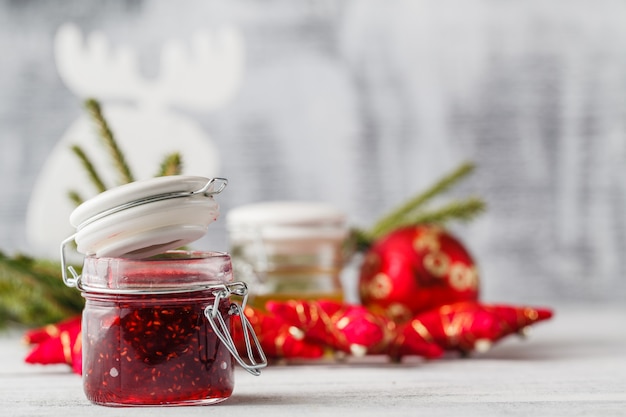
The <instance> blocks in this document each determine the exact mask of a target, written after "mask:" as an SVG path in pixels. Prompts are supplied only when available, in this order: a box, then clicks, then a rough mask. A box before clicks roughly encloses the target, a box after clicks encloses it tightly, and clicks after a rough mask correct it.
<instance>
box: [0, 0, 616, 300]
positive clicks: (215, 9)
mask: <svg viewBox="0 0 626 417" xmlns="http://www.w3.org/2000/svg"><path fill="white" fill-rule="evenodd" d="M624 16H626V3H624V2H622V1H618V0H559V1H549V2H548V1H545V0H525V1H522V0H515V1H497V0H463V1H461V0H458V1H457V0H404V1H402V0H398V1H391V2H390V1H382V0H362V1H359V0H352V1H348V0H344V1H330V0H327V1H313V0H311V1H293V0H273V1H261V0H195V1H194V0H188V1H182V2H168V1H147V0H146V1H131V0H127V1H122V0H109V1H106V2H102V1H97V0H71V1H58V0H55V1H43V0H40V1H35V0H29V1H11V0H0V187H1V191H2V197H1V198H0V250H2V251H3V252H5V253H15V252H18V251H19V252H24V253H27V254H35V255H41V256H48V254H51V255H49V256H55V254H56V253H57V246H56V245H55V244H54V242H55V239H56V237H55V236H52V235H53V233H52V230H53V229H57V228H58V227H56V226H58V225H64V224H65V222H66V218H65V216H64V215H63V210H62V209H61V208H60V207H59V206H60V204H57V203H53V202H52V201H51V200H50V201H51V202H50V203H49V204H48V205H47V206H46V207H48V206H49V211H48V213H49V216H47V220H46V221H47V222H49V224H50V230H49V231H48V230H47V229H46V227H45V226H43V227H39V229H43V230H41V234H42V235H48V236H49V237H50V239H49V240H50V241H52V242H53V244H51V245H49V247H46V245H45V244H41V243H38V244H35V243H34V242H33V241H32V239H30V238H29V236H28V235H27V232H26V230H27V226H28V225H27V222H28V220H27V217H28V216H27V212H28V208H29V202H30V201H31V196H32V193H33V192H34V190H35V188H36V184H37V183H38V181H40V179H39V176H40V175H41V174H42V172H43V170H44V167H45V164H46V163H48V160H49V159H48V158H49V157H50V156H51V155H53V154H55V152H57V153H58V152H59V149H60V147H59V146H58V144H59V143H60V141H61V139H62V138H63V137H64V135H66V134H67V132H68V129H70V126H72V125H73V123H75V121H76V120H77V119H80V118H81V117H83V116H84V114H83V110H82V108H81V102H82V100H83V98H84V97H80V96H79V95H77V94H76V91H75V90H72V89H71V88H69V87H68V85H67V83H66V82H65V81H64V80H63V79H62V78H61V76H60V74H59V71H58V68H57V61H56V60H55V55H54V53H55V52H54V41H55V36H56V35H57V34H58V31H59V29H60V28H61V27H63V25H65V24H68V23H72V24H74V25H76V26H77V27H78V28H79V29H80V31H81V32H82V33H83V34H84V35H85V36H88V35H89V34H90V33H92V32H94V31H99V32H101V33H102V34H103V35H104V36H105V38H106V39H107V40H108V42H109V43H110V46H111V48H113V49H118V48H120V47H128V48H130V49H131V50H132V51H134V53H135V54H136V55H137V58H138V63H139V68H140V71H141V77H142V79H144V80H146V82H148V81H150V80H155V79H158V77H159V76H160V74H162V73H163V68H162V64H161V61H160V57H161V52H162V49H163V48H164V45H166V44H167V43H168V42H170V41H171V40H177V41H180V42H183V43H185V42H191V40H192V39H193V36H194V34H196V33H198V32H201V31H208V32H209V33H215V31H218V30H220V28H223V27H230V28H234V30H236V32H237V33H239V34H240V35H241V40H242V42H243V46H244V52H245V53H244V58H243V61H242V64H241V65H242V72H241V74H240V79H239V83H238V87H237V89H236V91H234V93H233V94H232V96H231V97H230V98H229V99H228V100H224V102H223V103H222V104H221V105H220V106H217V107H214V108H211V109H200V108H197V107H196V108H194V107H193V106H191V107H190V106H185V105H180V102H172V103H165V104H163V103H161V104H162V105H165V106H167V111H168V112H170V114H173V115H175V116H176V117H181V118H184V119H185V120H187V121H188V122H189V123H192V124H193V125H194V126H197V127H198V129H199V130H200V132H201V133H200V135H199V136H201V137H206V141H207V146H209V147H214V148H216V149H217V150H218V152H219V169H218V167H213V168H215V169H216V170H218V174H219V175H220V176H224V177H227V178H228V179H229V180H230V184H229V187H228V189H227V190H226V191H225V192H224V194H223V195H222V196H220V202H221V204H222V209H223V212H226V211H228V209H229V208H231V207H235V206H237V205H240V204H245V203H249V202H254V201H259V200H273V199H306V200H321V201H327V202H330V203H333V204H335V205H336V206H338V207H340V208H341V209H343V210H345V211H346V212H347V213H348V215H349V218H350V221H351V222H352V223H353V224H354V225H367V224H370V223H371V222H372V221H373V220H374V219H375V218H376V217H377V216H379V215H381V214H382V213H383V212H384V211H386V210H388V209H389V208H391V207H392V206H394V205H395V204H397V203H399V202H400V201H402V200H403V199H405V198H407V197H408V196H410V195H411V194H413V193H415V192H417V191H419V190H420V189H422V188H424V187H425V186H427V185H428V184H430V183H432V181H433V180H434V179H436V178H438V177H439V176H440V175H442V174H443V173H445V172H448V171H449V170H451V169H452V168H454V167H455V166H456V165H457V164H459V163H460V162H461V161H464V160H472V161H474V162H476V163H477V165H478V171H477V172H476V174H475V175H474V176H472V177H471V179H470V180H468V181H467V182H465V183H464V184H463V186H462V187H460V188H459V189H458V190H457V191H456V192H455V193H453V194H451V195H450V197H453V196H455V195H468V194H478V195H481V196H483V197H484V198H485V199H486V200H487V202H488V204H489V210H488V212H487V213H486V214H485V215H483V216H482V217H481V218H480V219H479V220H477V221H475V222H474V223H472V224H471V225H469V226H461V225H455V226H454V232H455V233H456V234H457V235H458V236H459V237H460V238H461V239H462V240H463V241H464V242H465V244H466V246H467V247H468V249H469V250H470V251H471V252H472V253H473V254H474V256H475V258H476V260H477V262H478V264H479V267H480V269H481V276H482V281H483V298H484V299H486V300H490V301H510V302H524V303H531V304H532V303H535V304H537V303H543V302H553V301H564V300H565V301H568V300H569V301H581V300H584V301H594V302H595V301H597V302H603V301H611V302H620V301H626V283H625V279H624V277H623V275H624V274H625V273H626V262H625V261H624V253H625V252H626V221H625V220H624V214H625V212H626V24H624V22H625V20H624V19H625V18H624ZM190 94H193V93H190ZM208 94H209V93H208ZM183 104H184V103H183ZM103 105H104V107H105V109H107V108H111V107H112V106H120V105H126V106H131V107H132V106H136V105H137V103H136V101H135V100H134V98H133V97H129V98H124V97H111V98H103ZM171 136H172V137H169V138H166V139H159V141H164V140H165V141H171V147H172V148H174V149H175V148H176V147H177V146H179V145H180V144H181V139H180V138H177V137H176V134H175V133H173V134H172V135H171ZM118 139H119V140H120V141H121V142H122V144H123V147H127V148H128V150H129V159H131V161H130V162H131V165H132V163H133V162H134V163H136V164H140V163H141V159H142V158H143V157H144V156H143V154H142V153H141V152H135V150H134V148H133V146H136V145H132V146H131V145H130V143H134V140H133V139H132V138H124V137H119V138H118ZM146 146H149V145H145V144H143V145H141V147H144V149H145V147H146ZM155 146H156V145H155ZM55 147H56V148H55ZM141 147H140V148H141ZM198 149H199V148H195V149H191V152H192V153H194V152H195V153H196V154H198V153H199V151H198ZM202 149H204V148H202ZM131 151H132V152H131ZM187 151H189V150H187ZM68 152H69V151H68ZM207 152H208V151H207ZM210 156H211V155H208V154H207V161H209V160H210ZM216 165H218V164H217V163H216ZM155 168H156V167H155ZM188 169H190V168H189V166H188ZM207 169H210V167H207ZM186 173H189V174H194V173H196V172H189V171H187V172H186ZM82 175H83V174H82V173H72V171H71V172H70V173H68V175H67V176H65V177H64V179H63V181H57V180H55V181H53V182H52V185H47V186H46V189H49V187H54V184H58V190H57V191H56V192H57V193H58V194H62V193H65V192H66V191H67V190H66V188H65V187H66V183H71V182H72V181H73V180H74V178H77V177H81V176H82ZM76 181H78V179H76ZM59 213H60V214H59ZM48 217H49V218H48ZM214 226H215V227H213V226H211V227H212V228H213V229H212V234H211V236H210V237H208V238H207V239H206V241H205V242H203V243H202V244H204V245H206V247H207V248H214V249H226V248H227V241H226V234H225V229H224V223H223V221H222V222H219V223H218V224H216V225H214ZM62 227H64V226H62ZM67 228H68V229H67V230H68V234H69V230H70V229H69V225H67Z"/></svg>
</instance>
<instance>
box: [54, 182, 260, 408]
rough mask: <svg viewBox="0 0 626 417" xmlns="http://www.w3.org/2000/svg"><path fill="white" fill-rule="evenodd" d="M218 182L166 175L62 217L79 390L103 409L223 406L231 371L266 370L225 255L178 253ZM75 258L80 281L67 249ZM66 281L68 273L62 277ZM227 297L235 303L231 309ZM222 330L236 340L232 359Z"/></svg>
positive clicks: (200, 225) (208, 215) (209, 213)
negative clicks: (75, 297)
mask: <svg viewBox="0 0 626 417" xmlns="http://www.w3.org/2000/svg"><path fill="white" fill-rule="evenodd" d="M226 184H227V182H226V180H225V179H221V178H214V179H207V178H203V177H189V176H170V177H160V178H155V179H151V180H147V181H138V182H135V183H130V184H127V185H123V186H121V187H117V188H115V189H112V190H109V191H106V192H104V193H102V194H100V195H98V196H96V197H94V198H93V199H91V200H88V201H86V202H85V203H83V204H82V205H80V206H79V207H77V208H76V209H75V210H74V212H73V213H72V215H71V216H70V222H71V223H72V225H73V226H75V227H76V234H74V235H72V236H71V237H69V238H67V239H66V240H65V241H63V243H62V244H61V263H62V267H63V280H64V282H65V284H66V285H68V286H70V287H76V288H78V289H79V290H80V291H81V292H82V295H83V296H84V297H85V300H86V303H85V309H84V312H83V325H82V349H83V386H84V390H85V394H86V396H87V398H88V399H89V400H90V401H92V402H94V403H96V404H102V405H113V406H119V405H123V406H144V405H189V404H211V403H216V402H220V401H223V400H225V399H226V398H228V397H230V395H231V393H232V391H233V387H234V380H233V376H234V372H233V365H234V362H235V361H236V362H237V363H239V364H240V365H241V366H242V367H243V368H244V369H246V370H247V371H248V372H250V373H251V374H253V375H259V374H260V369H261V368H263V367H265V366H266V365H267V360H266V358H265V355H264V353H263V350H262V349H261V346H260V344H259V340H258V339H257V336H256V335H255V333H254V330H253V329H252V326H251V325H250V323H249V322H248V320H247V319H246V317H245V315H244V314H243V310H244V308H245V306H246V303H247V297H248V289H247V286H246V284H244V283H242V282H235V281H233V274H232V264H231V259H230V256H229V255H228V254H226V253H219V252H189V251H177V250H174V249H175V248H178V247H181V246H183V245H185V244H187V243H189V242H192V241H194V240H197V239H198V238H200V237H201V236H203V235H204V234H205V233H206V230H207V227H208V225H209V224H210V223H211V222H213V221H214V220H216V218H217V217H218V214H219V207H218V205H217V203H216V202H215V200H214V198H213V196H214V195H217V194H219V193H220V192H221V191H222V190H223V189H224V188H225V187H226ZM73 241H75V242H76V245H77V250H78V252H80V253H82V254H84V255H85V258H84V262H83V268H82V271H81V273H80V274H78V273H77V272H76V271H75V269H74V268H73V267H71V266H68V265H67V261H66V250H67V246H68V245H69V244H70V243H72V242H73ZM68 272H69V275H68ZM231 296H234V297H236V298H238V299H240V300H241V301H240V304H238V303H235V302H231V300H230V298H231ZM231 320H237V321H238V322H239V324H238V325H237V326H235V328H236V329H240V330H238V332H239V333H240V336H241V337H240V338H241V340H242V341H243V342H242V343H243V345H244V346H243V348H241V349H242V350H245V355H244V356H243V357H242V355H240V353H239V350H238V348H237V346H236V342H235V340H234V339H233V336H232V335H231V323H230V322H231Z"/></svg>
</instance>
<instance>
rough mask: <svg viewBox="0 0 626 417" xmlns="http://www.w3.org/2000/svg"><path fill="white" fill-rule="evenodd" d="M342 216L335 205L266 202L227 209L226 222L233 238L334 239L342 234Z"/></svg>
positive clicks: (343, 217)
mask: <svg viewBox="0 0 626 417" xmlns="http://www.w3.org/2000/svg"><path fill="white" fill-rule="evenodd" d="M345 221H346V216H345V214H344V213H343V212H342V211H340V210H338V209H337V208H335V207H333V206H331V205H329V204H325V203H318V202H307V201H268V202H261V203H254V204H248V205H244V206H240V207H237V208H235V209H232V210H230V211H229V212H228V213H227V215H226V223H227V227H228V229H229V232H230V235H231V237H232V238H234V239H238V238H246V237H263V238H267V239H302V238H334V239H342V238H343V237H345V235H346V227H345Z"/></svg>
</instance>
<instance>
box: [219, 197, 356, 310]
mask: <svg viewBox="0 0 626 417" xmlns="http://www.w3.org/2000/svg"><path fill="white" fill-rule="evenodd" d="M227 227H228V232H229V238H230V245H231V246H230V252H231V254H232V256H233V264H234V268H235V273H236V274H237V277H238V279H242V280H243V281H245V282H246V283H248V284H249V286H250V293H251V294H250V297H251V300H250V302H251V303H252V304H253V305H255V306H256V307H260V308H262V307H263V306H264V305H265V302H266V301H267V300H270V299H271V300H287V299H322V298H323V299H332V300H337V301H341V300H343V288H342V285H341V279H340V277H341V271H342V268H343V266H344V256H343V243H344V241H345V238H346V236H347V228H346V225H345V216H344V214H343V213H341V212H340V211H338V210H337V209H335V208H334V207H331V206H329V205H326V204H321V203H311V202H294V201H290V202H264V203H258V204H250V205H246V206H241V207H238V208H235V209H233V210H231V211H230V212H229V213H228V214H227Z"/></svg>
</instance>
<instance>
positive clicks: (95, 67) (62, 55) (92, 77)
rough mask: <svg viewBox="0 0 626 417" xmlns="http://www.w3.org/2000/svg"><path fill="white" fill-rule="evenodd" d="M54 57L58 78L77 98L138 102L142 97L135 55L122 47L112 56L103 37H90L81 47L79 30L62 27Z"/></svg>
mask: <svg viewBox="0 0 626 417" xmlns="http://www.w3.org/2000/svg"><path fill="white" fill-rule="evenodd" d="M55 56H56V61H57V68H58V70H59V75H60V76H61V78H62V79H63V81H64V82H65V84H66V85H67V86H68V88H69V89H70V90H72V91H73V92H74V93H76V94H77V95H78V96H81V97H98V98H99V99H110V98H113V99H119V98H125V99H128V98H137V99H138V98H140V97H142V96H143V95H144V94H145V93H144V91H145V90H146V87H147V86H146V82H145V81H144V80H142V79H141V78H140V77H139V74H138V71H137V62H136V60H135V55H134V54H133V53H132V51H131V50H130V49H128V48H125V47H122V48H119V49H118V50H117V51H115V52H114V53H112V51H111V48H110V46H109V43H108V41H107V39H106V38H105V37H104V35H103V34H102V33H99V32H94V33H92V34H91V36H90V37H89V39H88V40H87V42H86V43H85V44H83V37H82V34H81V32H80V30H79V29H78V27H76V26H74V25H71V24H67V25H63V26H61V28H60V29H59V31H58V32H57V36H56V39H55Z"/></svg>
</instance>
